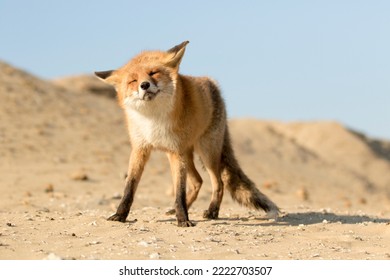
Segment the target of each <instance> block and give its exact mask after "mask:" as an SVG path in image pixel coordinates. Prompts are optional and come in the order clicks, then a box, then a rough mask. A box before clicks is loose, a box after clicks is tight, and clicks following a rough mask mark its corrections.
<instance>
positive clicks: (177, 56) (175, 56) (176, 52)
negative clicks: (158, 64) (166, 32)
mask: <svg viewBox="0 0 390 280" xmlns="http://www.w3.org/2000/svg"><path fill="white" fill-rule="evenodd" d="M188 43H189V41H184V42H183V43H181V44H179V45H177V46H174V47H173V48H171V49H169V50H168V51H167V54H168V56H167V62H166V65H167V66H169V67H172V68H177V67H179V65H180V62H181V59H182V58H183V55H184V52H185V50H186V46H187V44H188Z"/></svg>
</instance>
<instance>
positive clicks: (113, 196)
mask: <svg viewBox="0 0 390 280" xmlns="http://www.w3.org/2000/svg"><path fill="white" fill-rule="evenodd" d="M111 198H112V199H121V198H122V195H121V194H120V193H114V194H113V195H112V197H111Z"/></svg>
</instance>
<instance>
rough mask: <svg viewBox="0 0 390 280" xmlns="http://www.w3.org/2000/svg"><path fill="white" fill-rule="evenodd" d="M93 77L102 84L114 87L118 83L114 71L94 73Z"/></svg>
mask: <svg viewBox="0 0 390 280" xmlns="http://www.w3.org/2000/svg"><path fill="white" fill-rule="evenodd" d="M95 75H96V76H97V77H98V78H99V79H100V80H102V81H103V82H105V83H107V84H110V85H113V86H116V85H117V84H118V82H119V80H118V75H117V73H116V71H115V70H109V71H99V72H95Z"/></svg>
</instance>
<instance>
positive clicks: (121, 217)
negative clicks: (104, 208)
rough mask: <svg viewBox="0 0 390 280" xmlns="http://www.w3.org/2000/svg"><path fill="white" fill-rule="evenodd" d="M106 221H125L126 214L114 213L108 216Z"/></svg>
mask: <svg viewBox="0 0 390 280" xmlns="http://www.w3.org/2000/svg"><path fill="white" fill-rule="evenodd" d="M107 221H115V222H121V223H124V222H126V216H124V215H119V214H114V215H112V216H110V217H109V218H108V219H107Z"/></svg>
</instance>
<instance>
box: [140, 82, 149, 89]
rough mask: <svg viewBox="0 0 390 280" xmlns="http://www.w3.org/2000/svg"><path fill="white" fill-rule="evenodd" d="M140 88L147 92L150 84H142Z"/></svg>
mask: <svg viewBox="0 0 390 280" xmlns="http://www.w3.org/2000/svg"><path fill="white" fill-rule="evenodd" d="M140 87H141V88H142V89H143V90H147V89H148V88H149V87H150V83H149V82H142V83H141V85H140Z"/></svg>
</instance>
